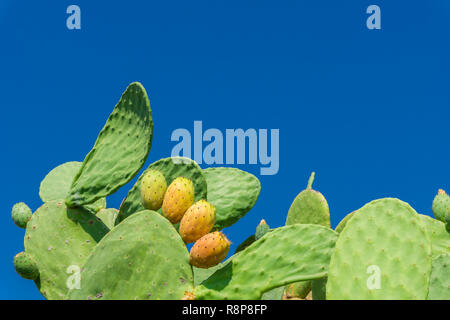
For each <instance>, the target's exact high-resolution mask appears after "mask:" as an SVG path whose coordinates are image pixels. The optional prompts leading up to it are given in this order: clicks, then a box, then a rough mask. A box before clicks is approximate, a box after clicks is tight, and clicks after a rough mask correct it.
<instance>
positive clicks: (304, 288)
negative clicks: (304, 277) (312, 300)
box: [284, 281, 312, 299]
mask: <svg viewBox="0 0 450 320" xmlns="http://www.w3.org/2000/svg"><path fill="white" fill-rule="evenodd" d="M311 282H312V281H300V282H295V283H291V284H289V285H287V286H286V288H285V290H284V294H285V295H286V298H288V299H291V298H299V299H306V297H307V296H308V294H309V293H310V292H311Z"/></svg>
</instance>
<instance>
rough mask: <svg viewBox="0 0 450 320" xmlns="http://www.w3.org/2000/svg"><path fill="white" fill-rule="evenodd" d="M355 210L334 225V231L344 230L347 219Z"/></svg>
mask: <svg viewBox="0 0 450 320" xmlns="http://www.w3.org/2000/svg"><path fill="white" fill-rule="evenodd" d="M355 212H356V211H353V212H350V213H349V214H348V215H346V216H345V217H344V218H343V219H342V220H341V221H340V222H339V223H338V225H337V226H336V228H335V229H334V231H336V232H337V233H341V232H342V230H344V228H345V225H346V224H347V222H348V220H350V219H351V218H352V217H353V215H354V214H355Z"/></svg>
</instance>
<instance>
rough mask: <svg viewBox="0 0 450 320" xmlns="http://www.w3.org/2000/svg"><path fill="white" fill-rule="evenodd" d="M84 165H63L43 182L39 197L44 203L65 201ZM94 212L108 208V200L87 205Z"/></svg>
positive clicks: (72, 162) (73, 163)
mask: <svg viewBox="0 0 450 320" xmlns="http://www.w3.org/2000/svg"><path fill="white" fill-rule="evenodd" d="M81 165H82V163H81V162H78V161H71V162H66V163H63V164H61V165H59V166H57V167H56V168H55V169H53V170H52V171H50V172H49V173H48V174H47V175H46V176H45V178H44V180H42V182H41V186H40V188H39V196H40V197H41V200H42V201H43V202H48V201H54V200H61V199H65V198H66V197H67V196H68V195H69V191H70V186H71V185H72V182H73V179H74V178H75V176H76V174H77V173H78V171H79V170H80V168H81ZM85 207H86V208H87V209H89V210H91V211H92V212H94V213H95V212H97V211H99V210H101V209H104V208H106V199H105V198H100V199H98V200H97V201H95V202H94V203H91V204H88V205H85Z"/></svg>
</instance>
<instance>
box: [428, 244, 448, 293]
mask: <svg viewBox="0 0 450 320" xmlns="http://www.w3.org/2000/svg"><path fill="white" fill-rule="evenodd" d="M428 300H450V253H447V254H442V255H440V256H438V257H436V258H435V259H433V262H432V269H431V276H430V289H429V290H428Z"/></svg>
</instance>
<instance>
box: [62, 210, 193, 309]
mask: <svg viewBox="0 0 450 320" xmlns="http://www.w3.org/2000/svg"><path fill="white" fill-rule="evenodd" d="M192 287H193V275H192V268H191V266H190V265H189V254H188V251H187V249H186V246H185V245H184V242H183V240H181V238H180V236H179V235H178V233H177V232H176V231H175V229H174V227H173V226H172V224H170V222H169V221H168V220H167V219H165V218H164V217H163V216H161V215H160V214H159V213H157V212H154V211H149V210H145V211H141V212H138V213H136V214H133V215H132V216H130V217H129V218H127V219H126V220H124V221H123V222H122V223H120V224H119V225H118V226H116V227H115V228H114V229H113V230H111V232H110V233H109V234H108V235H107V236H106V237H105V238H103V240H102V241H100V243H99V244H98V245H97V247H96V248H95V250H94V252H93V253H92V255H91V256H90V257H89V259H88V260H87V261H86V263H85V264H84V267H83V271H82V272H81V286H80V289H79V290H72V291H71V292H70V294H69V296H68V298H69V299H80V300H85V299H105V300H111V299H133V300H134V299H138V300H150V299H151V300H156V299H176V300H178V299H181V298H182V297H183V296H184V293H185V291H192Z"/></svg>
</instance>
